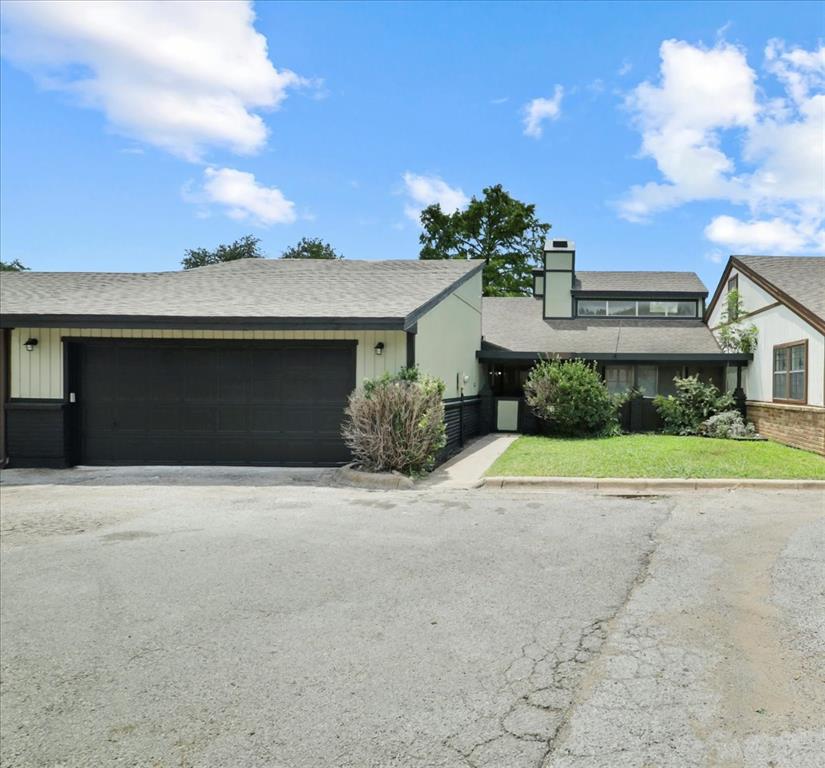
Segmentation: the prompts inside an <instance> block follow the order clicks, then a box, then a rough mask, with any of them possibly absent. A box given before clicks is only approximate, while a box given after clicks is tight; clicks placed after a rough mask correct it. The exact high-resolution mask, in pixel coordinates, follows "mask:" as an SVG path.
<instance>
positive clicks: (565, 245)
mask: <svg viewBox="0 0 825 768" xmlns="http://www.w3.org/2000/svg"><path fill="white" fill-rule="evenodd" d="M544 250H545V251H575V250H576V244H575V243H574V242H573V241H572V240H566V239H565V238H563V237H548V238H547V240H545V241H544Z"/></svg>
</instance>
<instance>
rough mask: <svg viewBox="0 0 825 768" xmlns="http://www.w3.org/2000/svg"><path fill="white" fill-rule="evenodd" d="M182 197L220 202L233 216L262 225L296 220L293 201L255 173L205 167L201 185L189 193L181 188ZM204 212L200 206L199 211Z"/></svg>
mask: <svg viewBox="0 0 825 768" xmlns="http://www.w3.org/2000/svg"><path fill="white" fill-rule="evenodd" d="M183 198H184V200H186V201H187V202H191V203H197V204H200V205H209V204H214V205H219V206H221V207H222V208H223V209H224V211H225V213H226V215H227V216H229V217H230V218H232V219H238V220H241V221H252V222H254V223H256V224H260V225H261V226H265V227H268V226H270V225H272V224H290V223H291V222H293V221H295V219H296V214H295V203H293V202H292V201H291V200H287V199H286V198H285V197H284V195H283V193H282V192H281V190H280V189H278V188H277V187H266V186H264V185H263V184H259V183H258V182H257V181H256V179H255V176H254V174H251V173H246V172H244V171H238V170H235V169H234V168H206V169H205V170H204V172H203V186H202V187H201V188H200V189H199V190H198V191H197V192H192V190H191V188H184V191H183ZM199 213H200V215H202V214H203V209H201V211H200V212H199Z"/></svg>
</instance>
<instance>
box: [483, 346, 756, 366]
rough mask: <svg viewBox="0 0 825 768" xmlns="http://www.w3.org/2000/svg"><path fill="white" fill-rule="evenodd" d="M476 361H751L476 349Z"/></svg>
mask: <svg viewBox="0 0 825 768" xmlns="http://www.w3.org/2000/svg"><path fill="white" fill-rule="evenodd" d="M476 358H478V361H479V362H481V363H502V362H510V363H518V362H524V363H534V362H536V361H537V360H547V359H556V358H558V359H561V360H574V359H580V360H597V361H600V362H601V361H611V360H612V361H621V362H628V363H630V362H635V363H648V362H650V363H653V362H659V363H719V364H723V363H730V364H731V365H743V364H747V363H748V362H750V361H751V360H753V355H752V354H745V353H742V352H521V351H514V350H511V349H480V350H479V351H478V352H476Z"/></svg>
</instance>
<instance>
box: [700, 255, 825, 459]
mask: <svg viewBox="0 0 825 768" xmlns="http://www.w3.org/2000/svg"><path fill="white" fill-rule="evenodd" d="M734 290H735V291H738V293H739V296H740V298H741V300H742V308H743V310H744V313H745V314H744V315H743V316H742V317H741V318H740V319H741V321H742V322H744V323H746V324H751V323H752V324H753V325H754V326H755V327H756V329H757V347H756V350H755V353H754V359H753V363H752V364H751V365H749V366H748V368H747V369H746V370H745V371H743V379H742V388H743V390H744V393H745V395H746V397H747V413H748V418H749V419H750V420H751V421H753V423H754V424H755V425H756V428H757V430H758V431H759V432H760V433H761V434H762V435H764V436H766V437H769V438H772V439H774V440H778V441H780V442H783V443H786V444H787V445H792V446H795V447H798V448H806V449H808V450H811V451H816V452H817V453H821V454H823V455H825V257H822V256H811V257H802V256H731V257H730V259H729V260H728V263H727V265H726V266H725V270H724V272H723V273H722V278H721V279H720V281H719V285H718V286H717V287H716V291H715V292H714V294H713V298H712V299H711V302H710V304H709V305H708V309H707V312H706V319H707V323H708V326H709V327H710V328H711V329H712V330H714V331H715V332H716V333H717V334H718V332H719V327H720V325H721V324H722V322H723V311H724V309H725V306H726V303H727V302H726V296H727V295H728V294H729V293H730V292H731V291H734Z"/></svg>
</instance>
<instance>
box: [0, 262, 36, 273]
mask: <svg viewBox="0 0 825 768" xmlns="http://www.w3.org/2000/svg"><path fill="white" fill-rule="evenodd" d="M28 271H29V268H28V267H27V266H26V265H25V264H23V263H22V262H21V261H20V259H14V260H13V261H0V272H28Z"/></svg>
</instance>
